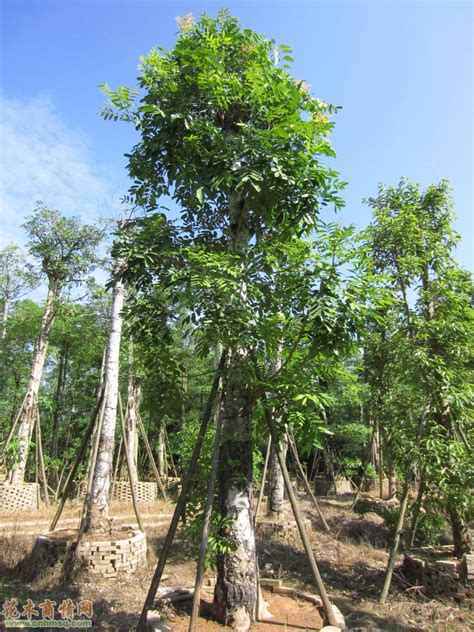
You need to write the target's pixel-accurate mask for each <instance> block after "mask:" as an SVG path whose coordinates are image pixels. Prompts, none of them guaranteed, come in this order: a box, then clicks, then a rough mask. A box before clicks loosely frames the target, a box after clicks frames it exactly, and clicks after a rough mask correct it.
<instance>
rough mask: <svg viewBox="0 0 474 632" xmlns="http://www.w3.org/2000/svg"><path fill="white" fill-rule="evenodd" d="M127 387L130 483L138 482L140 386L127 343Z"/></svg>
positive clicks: (127, 437) (131, 350)
mask: <svg viewBox="0 0 474 632" xmlns="http://www.w3.org/2000/svg"><path fill="white" fill-rule="evenodd" d="M128 371H129V372H128V387H127V416H126V420H127V436H126V444H125V445H127V446H128V460H127V462H128V463H129V465H130V485H136V484H137V482H138V471H137V457H138V430H137V415H138V411H139V407H140V399H141V388H140V385H139V384H138V382H137V380H136V378H135V375H134V373H133V346H132V342H130V343H129V369H128Z"/></svg>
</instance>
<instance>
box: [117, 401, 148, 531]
mask: <svg viewBox="0 0 474 632" xmlns="http://www.w3.org/2000/svg"><path fill="white" fill-rule="evenodd" d="M118 407H119V413H120V424H121V426H122V439H123V449H124V452H125V460H126V462H127V470H128V480H129V481H130V492H131V494H132V504H133V510H134V511H135V515H136V517H137V522H138V526H139V527H140V531H143V533H144V532H145V529H144V528H143V523H142V519H141V516H140V511H139V510H138V505H137V495H136V493H135V485H134V484H133V483H132V464H131V463H130V453H129V451H128V442H127V436H126V432H127V427H126V426H125V418H124V416H123V407H122V396H121V395H120V391H119V392H118Z"/></svg>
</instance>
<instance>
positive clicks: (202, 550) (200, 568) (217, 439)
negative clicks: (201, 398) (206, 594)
mask: <svg viewBox="0 0 474 632" xmlns="http://www.w3.org/2000/svg"><path fill="white" fill-rule="evenodd" d="M222 400H223V395H222V393H221V399H220V405H219V407H218V410H217V413H216V434H215V436H214V445H213V446H212V457H211V472H210V474H209V482H208V486H207V498H206V506H205V508H204V516H203V523H202V533H201V544H200V547H199V559H198V565H197V571H196V582H195V584H194V596H193V607H192V611H191V619H190V621H189V632H194V630H195V629H196V622H197V618H198V615H199V605H200V603H201V589H202V582H203V579H204V563H205V560H206V552H207V543H208V539H209V525H210V522H211V513H212V502H213V500H214V490H215V487H216V478H217V467H218V464H219V448H220V445H221V437H222V413H221V405H222Z"/></svg>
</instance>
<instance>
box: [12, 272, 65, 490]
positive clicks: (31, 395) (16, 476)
mask: <svg viewBox="0 0 474 632" xmlns="http://www.w3.org/2000/svg"><path fill="white" fill-rule="evenodd" d="M58 294H59V288H58V287H57V286H56V284H54V283H51V282H50V284H49V286H48V295H47V298H46V307H45V311H44V314H43V318H42V319H41V325H40V331H39V335H38V339H37V341H36V345H35V350H34V353H33V363H32V367H31V374H30V379H29V381H28V390H27V395H26V400H25V404H24V406H23V410H22V413H21V417H20V422H19V426H18V433H17V438H18V456H17V463H16V464H13V467H12V470H11V472H10V475H9V480H11V484H12V485H22V484H23V482H24V480H25V470H26V462H27V459H28V451H29V446H30V438H31V433H32V430H33V420H34V417H35V414H36V405H37V401H38V392H39V387H40V383H41V378H42V377H43V370H44V363H45V360H46V352H47V350H48V342H49V337H50V334H51V328H52V326H53V322H54V316H55V304H56V300H57V297H58Z"/></svg>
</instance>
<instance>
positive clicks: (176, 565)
mask: <svg viewBox="0 0 474 632" xmlns="http://www.w3.org/2000/svg"><path fill="white" fill-rule="evenodd" d="M349 504H350V499H344V498H338V499H332V500H331V499H321V506H322V509H323V512H324V514H325V517H326V519H327V521H328V523H329V525H330V527H331V530H332V533H333V534H336V533H337V532H339V535H338V537H337V538H336V537H335V536H334V535H327V534H326V533H323V532H322V531H321V530H320V529H319V526H318V520H317V517H316V512H315V511H314V509H313V508H312V505H311V504H310V503H309V502H308V501H307V500H304V501H303V503H302V505H303V508H304V510H305V512H306V515H307V516H308V517H309V518H310V519H311V521H312V522H313V524H314V526H315V527H316V529H314V530H313V532H312V535H311V539H312V543H313V547H314V551H315V554H316V558H317V560H318V563H319V566H320V570H321V574H322V576H323V579H324V581H325V584H326V588H327V591H328V593H329V595H330V598H331V600H332V601H333V602H334V603H335V604H336V605H337V606H338V607H339V608H340V610H341V611H342V613H343V614H344V616H345V618H346V623H347V625H348V627H349V629H350V630H351V631H352V632H362V631H365V632H376V631H378V630H388V631H393V632H418V631H420V632H423V631H425V632H432V631H433V632H467V631H468V630H472V629H474V618H473V616H472V612H470V611H468V610H467V609H466V608H463V607H462V605H459V604H455V603H454V602H452V601H448V600H433V599H428V598H427V597H424V596H423V595H422V594H420V592H419V591H418V590H416V589H413V588H412V587H411V586H409V585H408V584H407V583H406V582H405V581H404V579H403V577H402V576H401V575H400V573H399V572H396V574H395V577H394V582H393V587H392V591H391V594H390V598H389V601H388V603H387V604H386V605H384V606H380V605H378V604H377V597H378V594H379V591H380V588H381V585H382V581H383V574H384V568H385V564H386V559H387V544H388V533H387V531H386V529H385V527H384V525H383V523H382V521H381V519H380V518H379V517H377V516H376V515H374V514H367V515H366V517H365V518H362V517H360V516H357V515H355V514H353V513H350V511H349ZM142 509H143V513H144V523H145V525H147V535H148V538H149V542H150V543H151V547H150V548H151V549H152V551H153V550H154V551H155V552H157V551H159V550H160V547H161V545H162V542H163V539H164V536H165V534H166V527H165V526H164V524H165V523H167V522H168V521H169V516H170V513H171V511H172V506H170V505H169V504H166V503H163V502H159V503H157V504H156V505H155V504H154V505H153V506H150V505H146V506H143V507H142ZM52 513H53V510H52V509H49V510H42V512H41V513H38V512H35V513H34V514H30V515H24V514H23V515H22V516H21V517H19V516H18V515H17V516H16V517H15V518H13V519H12V517H11V515H10V516H9V517H8V516H6V515H0V607H1V606H2V604H3V602H4V601H5V600H6V599H11V598H13V597H14V598H16V599H17V600H18V602H19V603H24V602H25V601H26V599H28V598H30V599H32V600H33V601H34V602H35V603H36V604H38V603H39V602H40V601H43V600H44V598H49V599H53V600H55V601H57V602H58V603H60V602H61V601H62V600H63V599H65V598H68V597H70V598H71V599H73V600H74V601H78V600H81V599H90V600H92V601H93V602H94V626H93V629H94V630H117V631H123V632H128V631H130V630H134V629H135V625H136V622H137V620H138V616H139V613H140V610H141V607H142V604H143V600H144V598H145V595H146V592H147V589H148V586H149V583H150V580H151V575H152V573H153V569H154V564H155V563H156V557H154V555H153V553H152V555H151V559H150V561H149V564H148V566H147V567H146V568H142V569H140V571H139V572H138V573H137V574H136V575H135V576H134V577H133V579H118V580H115V581H110V582H106V581H104V580H103V581H94V582H91V581H84V580H83V581H77V582H75V583H73V584H68V585H58V583H57V579H54V578H52V577H47V578H42V579H40V580H37V581H35V582H33V583H28V584H25V583H24V582H23V581H22V569H21V567H22V564H23V565H24V564H25V560H27V559H28V554H29V552H30V551H31V549H32V546H33V544H34V533H35V532H36V533H38V532H41V531H45V528H44V525H45V524H48V519H50V518H51V516H52ZM113 514H114V515H116V516H119V515H120V516H122V522H124V523H129V522H131V521H132V522H133V521H134V519H133V510H132V508H131V507H130V506H127V505H123V504H119V505H115V506H114V509H113ZM78 515H79V509H78V507H74V506H69V507H68V508H67V512H66V513H65V520H64V521H63V520H61V522H60V523H59V528H61V527H63V528H64V527H66V526H69V523H68V520H72V519H77V517H78ZM38 518H39V520H38ZM37 520H38V529H35V524H34V523H35V521H37ZM12 523H13V524H14V528H13V529H12V528H11V525H12ZM31 523H33V524H31ZM160 524H161V525H162V526H152V525H160ZM9 525H10V526H9ZM258 549H259V560H260V568H261V569H262V576H266V575H273V576H277V577H281V578H282V579H283V581H284V583H285V585H290V586H294V587H297V588H305V589H306V590H308V591H310V592H311V591H313V592H316V591H315V589H314V588H313V586H312V579H311V574H310V571H309V568H308V565H307V562H306V558H305V555H304V552H303V550H302V548H301V546H300V545H299V543H298V541H297V540H296V539H294V538H292V542H288V541H285V540H279V539H272V540H266V541H260V542H259V543H258ZM26 563H27V562H26ZM165 574H166V580H165V581H163V582H162V583H163V584H164V585H166V586H169V587H181V588H192V587H193V583H194V561H193V559H192V556H191V547H190V546H189V543H188V542H186V541H184V540H183V539H181V538H180V537H179V535H178V538H177V539H176V541H175V544H174V547H173V550H172V555H171V558H170V560H169V563H168V565H167V567H166V569H165ZM207 577H208V579H209V580H210V581H212V573H210V574H208V576H207ZM208 594H210V591H209V589H208ZM171 618H172V619H173V621H174V628H173V630H174V632H181V630H184V629H187V628H186V618H185V612H184V611H183V610H181V611H177V612H174V613H171ZM173 621H171V620H170V625H171V626H173ZM203 626H204V627H203ZM214 628H215V629H222V630H223V629H224V628H222V627H221V626H214V625H212V626H211V624H210V623H204V624H201V627H200V628H199V629H200V630H201V629H202V630H209V631H210V630H211V629H214ZM43 629H44V628H43ZM272 629H273V630H275V632H277V631H278V630H291V629H296V628H292V627H291V624H290V625H289V626H287V625H282V626H279V625H278V624H274V625H273V626H272Z"/></svg>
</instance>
